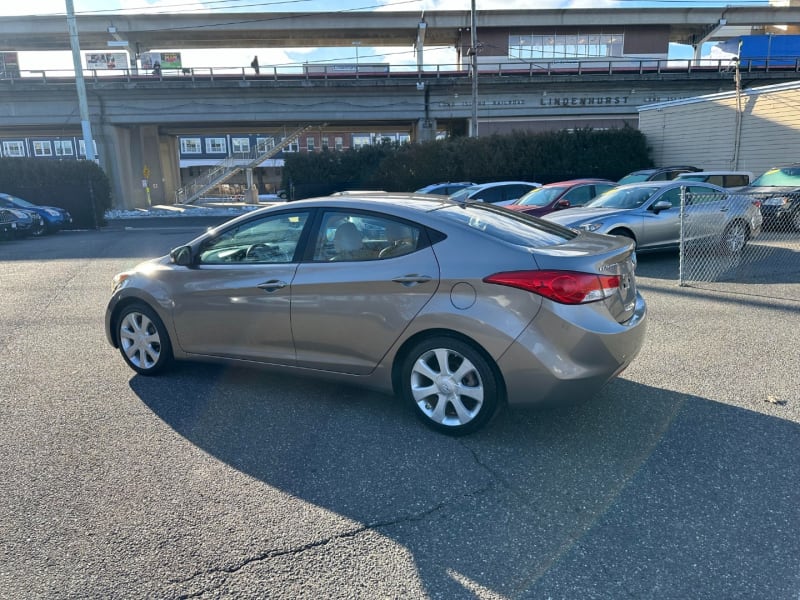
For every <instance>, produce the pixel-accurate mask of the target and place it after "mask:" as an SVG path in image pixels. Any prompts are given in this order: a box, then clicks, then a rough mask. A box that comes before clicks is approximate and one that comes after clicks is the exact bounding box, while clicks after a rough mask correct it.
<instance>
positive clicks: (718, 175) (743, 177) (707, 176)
mask: <svg viewBox="0 0 800 600" xmlns="http://www.w3.org/2000/svg"><path fill="white" fill-rule="evenodd" d="M675 179H680V180H681V181H703V182H705V183H713V184H714V185H718V186H720V187H724V188H737V187H742V186H745V185H750V182H751V181H753V174H752V173H751V172H750V171H697V172H694V173H681V174H680V175H678V176H677V177H676V178H675Z"/></svg>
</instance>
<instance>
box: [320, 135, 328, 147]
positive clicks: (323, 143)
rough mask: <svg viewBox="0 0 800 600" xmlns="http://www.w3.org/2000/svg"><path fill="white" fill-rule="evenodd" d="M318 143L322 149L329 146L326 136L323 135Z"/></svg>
mask: <svg viewBox="0 0 800 600" xmlns="http://www.w3.org/2000/svg"><path fill="white" fill-rule="evenodd" d="M320 145H321V146H322V149H323V150H327V149H328V148H329V146H330V145H329V143H328V136H324V137H323V138H322V143H321V144H320Z"/></svg>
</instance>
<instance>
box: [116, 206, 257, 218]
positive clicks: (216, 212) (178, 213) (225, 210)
mask: <svg viewBox="0 0 800 600" xmlns="http://www.w3.org/2000/svg"><path fill="white" fill-rule="evenodd" d="M264 206H268V205H267V204H264V205H259V204H240V203H237V204H234V205H231V206H220V205H215V206H196V205H193V204H172V205H156V206H152V207H151V208H149V209H145V208H136V209H131V210H122V209H110V210H107V211H106V212H105V217H106V219H107V220H116V219H141V218H146V217H235V216H238V215H242V214H244V213H248V212H250V211H253V210H257V209H259V208H263V207H264Z"/></svg>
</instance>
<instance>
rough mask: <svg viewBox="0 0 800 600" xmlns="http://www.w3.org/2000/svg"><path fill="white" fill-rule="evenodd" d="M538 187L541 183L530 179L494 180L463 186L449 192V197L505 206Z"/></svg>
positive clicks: (459, 200)
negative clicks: (454, 191)
mask: <svg viewBox="0 0 800 600" xmlns="http://www.w3.org/2000/svg"><path fill="white" fill-rule="evenodd" d="M539 187H542V184H541V183H534V182H532V181H494V182H492V183H480V184H477V185H471V186H469V187H465V188H464V189H462V190H458V191H457V192H456V193H455V194H451V195H450V198H451V199H452V200H456V201H457V202H466V201H467V200H472V201H475V202H489V203H491V204H496V205H498V206H506V205H508V204H512V203H513V202H514V201H516V200H518V199H519V198H521V197H522V196H524V195H525V194H527V193H528V192H530V191H531V190H532V189H535V188H539Z"/></svg>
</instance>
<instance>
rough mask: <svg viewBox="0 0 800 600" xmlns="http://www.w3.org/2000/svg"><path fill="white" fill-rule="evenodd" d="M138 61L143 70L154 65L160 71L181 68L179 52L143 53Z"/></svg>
mask: <svg viewBox="0 0 800 600" xmlns="http://www.w3.org/2000/svg"><path fill="white" fill-rule="evenodd" d="M140 59H141V61H142V68H143V69H152V68H153V67H154V66H155V65H159V66H160V67H161V68H162V69H180V68H181V67H182V66H183V65H181V53H180V52H143V53H142V54H141V55H140Z"/></svg>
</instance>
